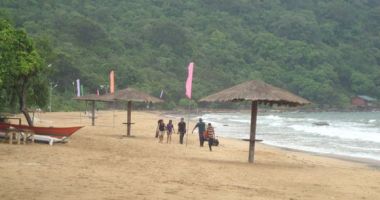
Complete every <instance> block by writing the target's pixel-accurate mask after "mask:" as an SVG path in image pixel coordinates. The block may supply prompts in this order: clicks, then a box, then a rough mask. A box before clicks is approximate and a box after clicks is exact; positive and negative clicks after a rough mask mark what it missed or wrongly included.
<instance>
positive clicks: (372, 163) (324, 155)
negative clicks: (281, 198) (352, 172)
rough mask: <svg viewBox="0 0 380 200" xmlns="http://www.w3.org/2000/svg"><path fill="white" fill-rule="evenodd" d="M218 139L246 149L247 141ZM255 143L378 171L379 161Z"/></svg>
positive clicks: (260, 142) (379, 167)
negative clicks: (244, 144)
mask: <svg viewBox="0 0 380 200" xmlns="http://www.w3.org/2000/svg"><path fill="white" fill-rule="evenodd" d="M220 138H223V139H226V140H233V141H242V142H245V143H247V148H248V142H249V141H248V140H245V139H239V138H230V137H220ZM257 142H258V143H259V144H260V145H261V146H265V147H269V148H272V149H277V150H279V151H287V152H296V153H302V154H307V155H310V156H318V157H322V158H332V159H336V160H341V161H347V162H351V163H358V164H364V165H366V166H368V167H370V168H373V169H376V170H379V171H380V160H375V159H369V158H359V157H352V156H345V155H338V154H332V153H318V152H311V151H305V150H301V149H292V148H288V147H280V146H275V145H270V144H266V143H263V142H262V141H257ZM256 151H257V149H255V152H256Z"/></svg>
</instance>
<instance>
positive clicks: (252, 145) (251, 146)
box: [248, 101, 257, 163]
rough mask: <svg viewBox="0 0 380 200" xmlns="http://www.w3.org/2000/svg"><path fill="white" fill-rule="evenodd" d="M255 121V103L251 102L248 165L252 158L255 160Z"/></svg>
mask: <svg viewBox="0 0 380 200" xmlns="http://www.w3.org/2000/svg"><path fill="white" fill-rule="evenodd" d="M256 119H257V101H252V108H251V134H250V138H249V156H248V162H249V163H253V161H254V158H255V141H256Z"/></svg>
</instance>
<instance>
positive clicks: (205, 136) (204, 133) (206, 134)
mask: <svg viewBox="0 0 380 200" xmlns="http://www.w3.org/2000/svg"><path fill="white" fill-rule="evenodd" d="M203 138H204V139H208V131H207V130H206V131H205V132H203Z"/></svg>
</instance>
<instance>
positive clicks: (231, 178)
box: [0, 111, 380, 200]
mask: <svg viewBox="0 0 380 200" xmlns="http://www.w3.org/2000/svg"><path fill="white" fill-rule="evenodd" d="M113 115H114V116H115V121H114V120H113ZM80 116H81V119H80ZM36 117H37V119H38V120H37V124H38V125H44V126H52V125H54V126H74V125H80V124H81V125H86V127H84V128H83V129H81V130H79V131H78V132H77V133H75V134H74V135H73V136H72V137H71V139H70V141H69V142H68V143H66V144H55V145H54V146H49V145H47V144H34V145H30V144H29V145H9V144H4V143H1V144H0V185H1V187H0V199H2V200H3V199H4V200H8V199H43V200H44V199H49V200H50V199H173V200H174V199H176V200H177V199H281V200H282V199H288V200H290V199H293V200H295V199H377V198H378V197H379V196H380V171H379V170H378V169H375V168H371V167H368V166H367V165H366V164H364V163H358V162H350V161H345V160H341V159H335V158H329V157H322V156H320V155H312V154H308V153H304V152H296V151H288V150H284V149H279V148H274V147H270V146H266V145H262V144H258V145H257V146H256V157H255V161H256V162H255V164H248V163H247V159H248V158H247V157H248V143H247V142H245V141H240V140H232V139H225V138H219V140H220V143H221V145H220V146H219V147H214V151H213V152H209V150H208V148H207V147H203V148H200V147H199V143H198V137H197V134H196V133H194V134H189V136H188V144H187V146H186V145H180V144H179V142H178V135H177V134H174V135H173V138H172V143H171V144H166V143H164V144H159V143H158V140H157V139H156V138H154V134H155V126H156V122H157V119H158V118H164V120H165V121H166V122H167V121H168V118H165V117H164V116H162V115H160V113H155V112H153V113H148V112H133V113H132V122H135V124H134V125H133V126H132V135H133V136H134V137H123V135H125V133H126V128H125V126H123V125H122V123H123V122H125V121H126V112H125V111H116V112H112V111H109V112H105V111H100V112H98V113H97V119H96V124H97V126H95V127H92V126H89V125H90V119H89V118H88V117H86V116H84V114H79V113H78V112H75V113H74V112H69V113H64V112H60V113H41V114H38V115H36ZM173 120H174V122H175V124H176V123H178V119H173ZM113 124H114V125H115V126H114V127H113ZM193 125H194V124H193V123H191V124H190V127H191V128H192V127H193Z"/></svg>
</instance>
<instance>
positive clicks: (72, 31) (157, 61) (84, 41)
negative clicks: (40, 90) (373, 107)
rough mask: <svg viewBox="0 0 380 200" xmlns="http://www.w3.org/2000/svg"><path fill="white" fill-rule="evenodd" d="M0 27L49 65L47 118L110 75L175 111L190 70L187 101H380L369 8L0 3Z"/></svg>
mask: <svg viewBox="0 0 380 200" xmlns="http://www.w3.org/2000/svg"><path fill="white" fill-rule="evenodd" d="M0 18H7V19H9V20H10V21H11V22H12V23H13V24H14V25H15V26H16V27H19V28H24V29H25V30H26V31H27V32H28V34H30V35H31V36H32V37H33V39H34V40H35V42H36V47H37V48H38V50H39V53H40V55H41V56H42V57H43V58H44V59H45V60H46V65H47V64H51V66H52V67H51V69H52V72H51V73H49V74H48V76H49V79H50V82H52V83H54V84H56V83H57V84H58V87H57V88H55V89H54V93H55V94H56V95H55V96H54V97H55V98H54V100H55V105H57V106H58V105H59V107H56V108H55V109H70V107H71V106H72V105H75V104H73V102H72V101H71V100H70V99H71V97H72V96H73V95H74V87H73V84H72V83H73V81H74V80H75V79H77V78H80V79H81V81H82V83H84V86H85V90H86V92H87V93H95V91H96V89H97V88H100V85H106V84H107V80H108V78H107V76H108V72H109V71H110V70H111V69H114V70H115V71H116V75H117V76H116V79H117V80H116V82H117V87H118V88H125V87H126V86H127V85H128V86H132V87H136V88H139V89H141V90H145V91H147V92H150V93H151V94H153V95H156V96H158V95H159V94H160V91H161V89H164V91H165V95H164V98H165V100H166V101H167V102H168V103H167V106H174V105H178V104H179V102H183V100H182V101H181V99H183V98H184V81H185V79H186V73H187V72H186V67H187V64H188V63H189V62H190V61H194V62H195V63H196V69H195V75H194V87H193V96H194V98H195V99H198V98H200V97H202V96H204V95H207V94H210V93H212V92H215V91H218V90H220V89H223V88H226V87H229V86H232V85H234V84H237V83H240V82H243V81H246V80H251V79H262V80H264V81H266V82H268V83H271V84H273V85H276V86H279V87H282V88H286V89H288V90H290V91H292V92H294V93H296V94H299V95H301V96H303V97H305V98H307V99H309V100H311V101H313V102H314V103H317V104H318V105H320V106H326V105H333V106H347V105H348V104H349V99H350V97H351V96H353V95H356V94H364V95H368V96H372V97H376V98H380V1H377V0H319V1H314V0H273V1H262V0H233V1H230V0H129V1H118V0H109V1H103V0H92V1H76V0H55V1H45V0H27V1H16V0H2V1H1V2H0ZM100 89H101V88H100ZM101 92H104V91H101ZM57 94H58V96H60V98H57Z"/></svg>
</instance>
